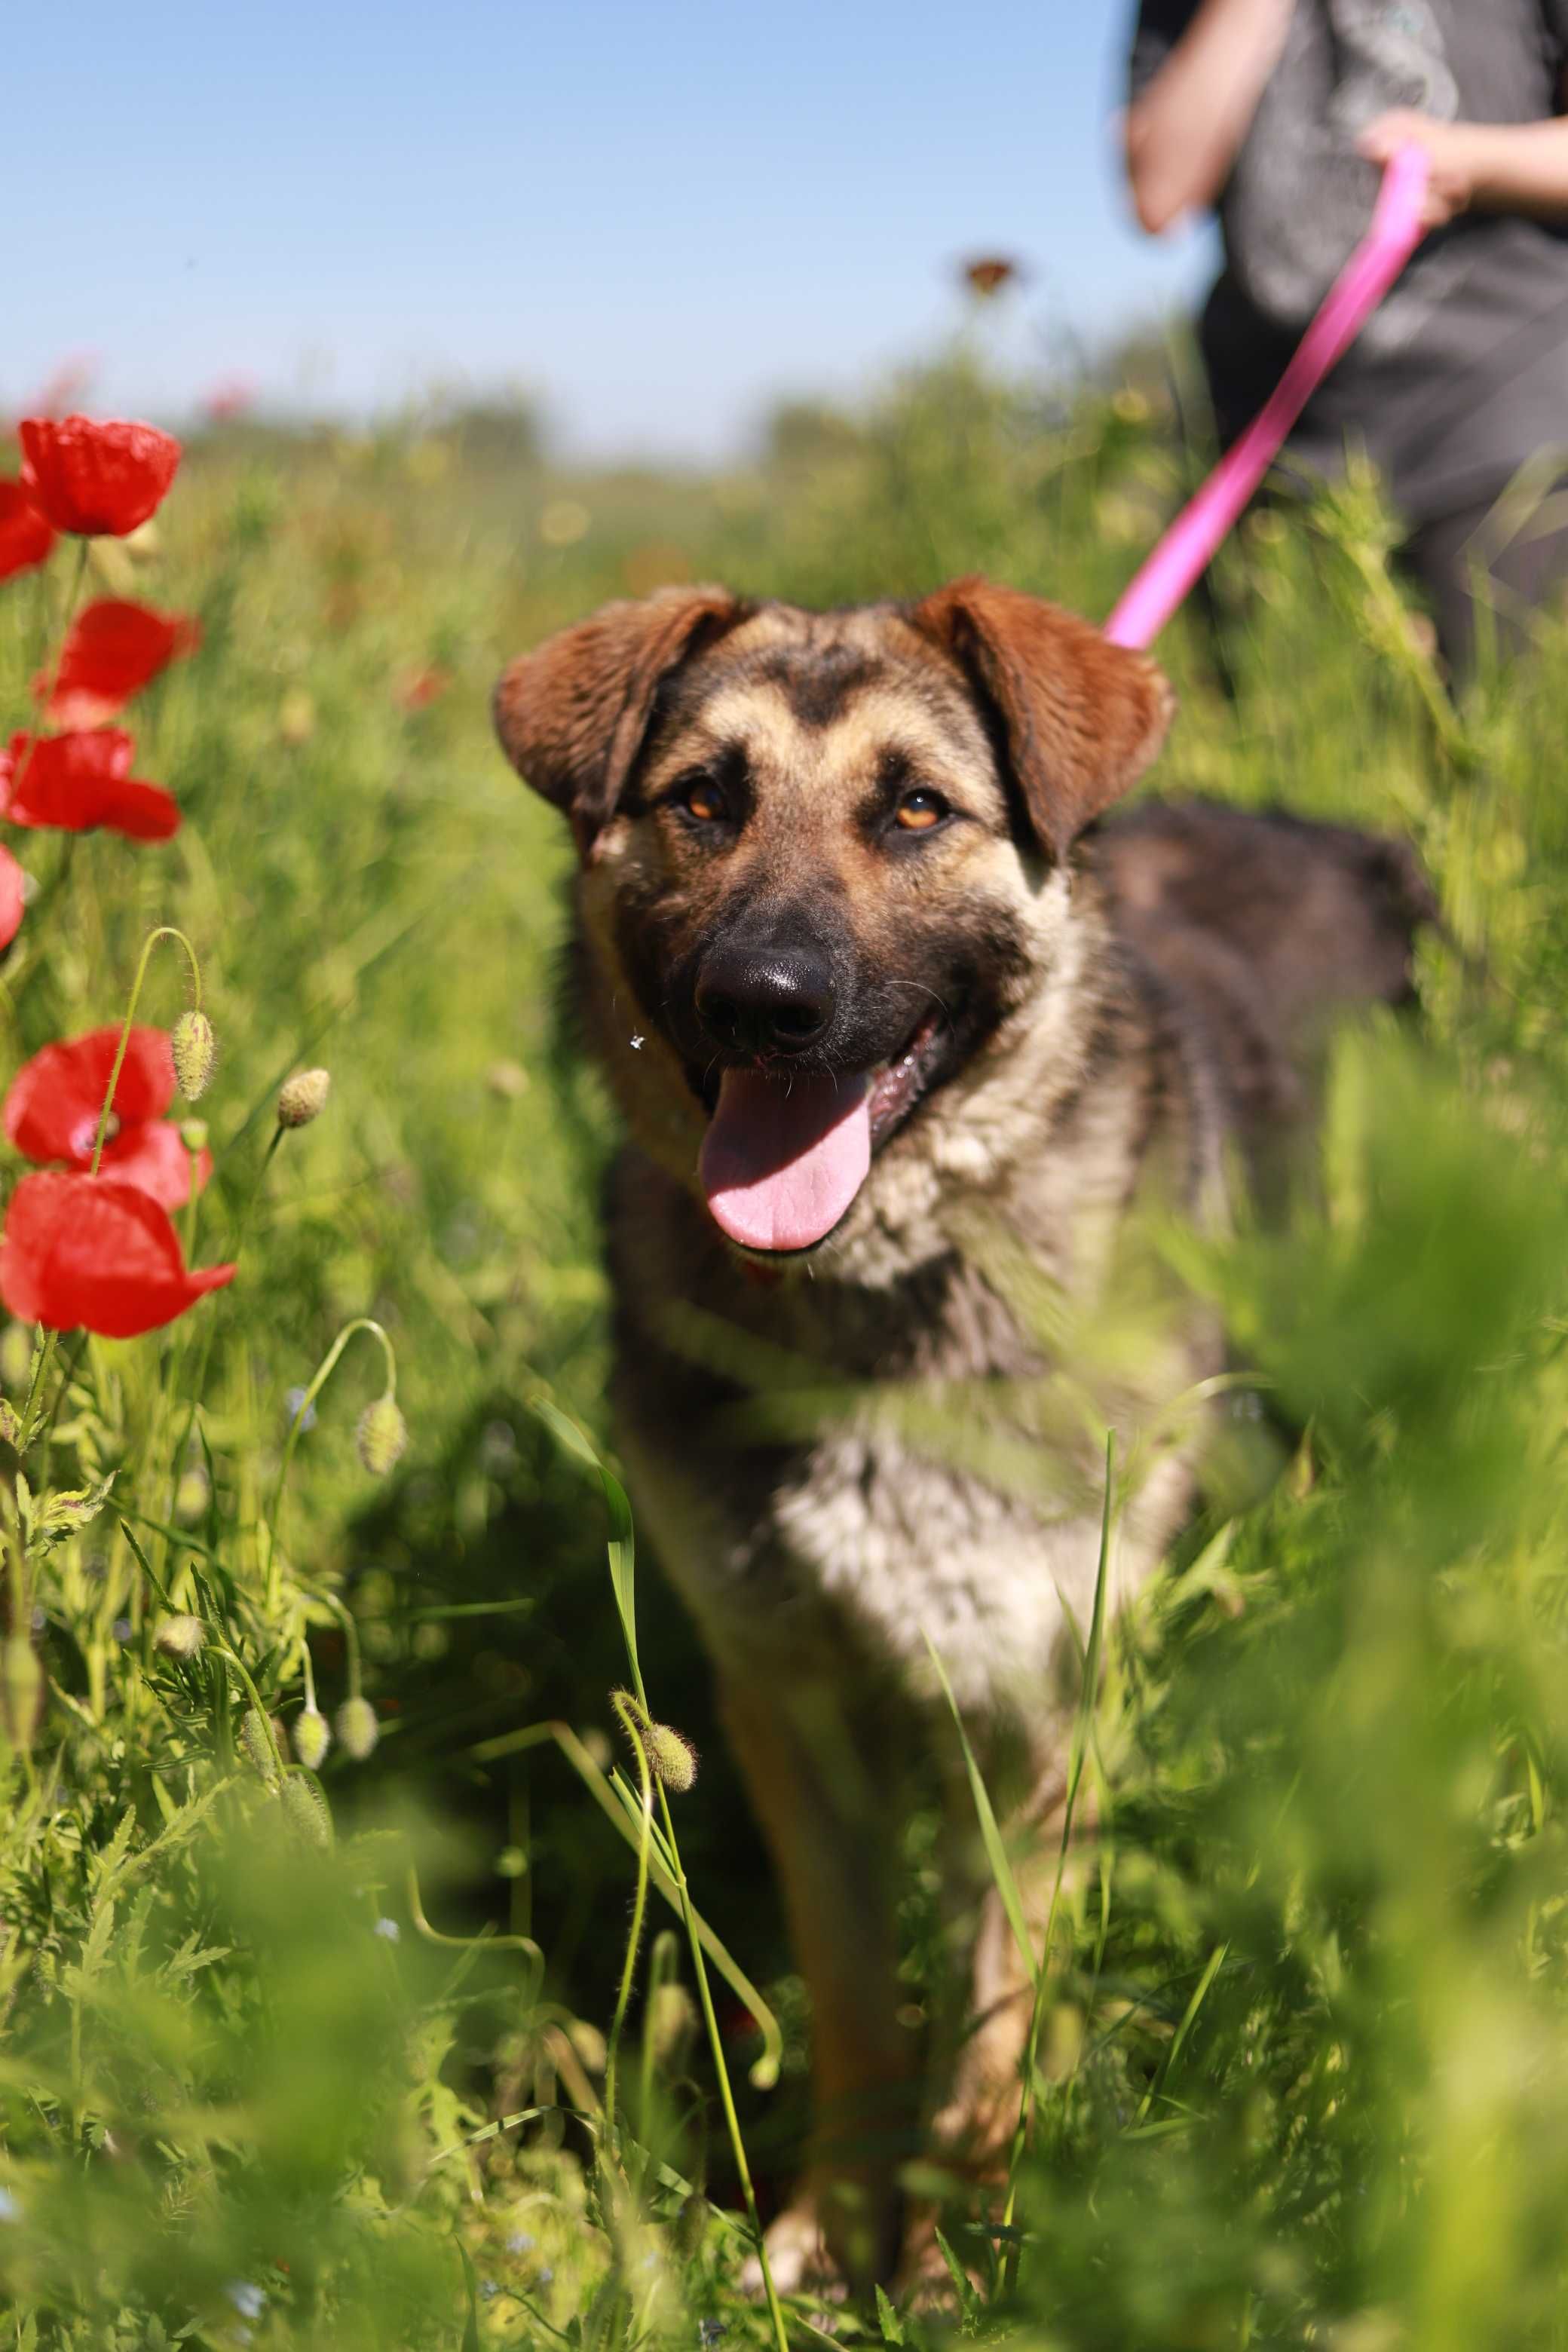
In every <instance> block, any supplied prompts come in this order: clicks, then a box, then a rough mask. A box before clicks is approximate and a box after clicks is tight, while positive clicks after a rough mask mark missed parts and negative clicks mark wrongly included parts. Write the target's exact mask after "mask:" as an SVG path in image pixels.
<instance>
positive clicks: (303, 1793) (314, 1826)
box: [278, 1772, 332, 1848]
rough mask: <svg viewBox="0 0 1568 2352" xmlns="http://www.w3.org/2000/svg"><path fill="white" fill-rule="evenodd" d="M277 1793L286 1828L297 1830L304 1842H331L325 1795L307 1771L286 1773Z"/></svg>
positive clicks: (319, 1843)
mask: <svg viewBox="0 0 1568 2352" xmlns="http://www.w3.org/2000/svg"><path fill="white" fill-rule="evenodd" d="M278 1793H279V1797H280V1799H281V1800H282V1804H283V1810H284V1811H285V1812H286V1813H287V1814H288V1816H289V1826H290V1828H292V1829H294V1830H297V1831H298V1832H299V1834H300V1837H302V1838H303V1839H304V1840H305V1843H307V1844H308V1845H317V1846H321V1847H323V1848H324V1847H326V1846H330V1845H331V1842H332V1817H331V1812H330V1811H328V1808H327V1801H326V1799H325V1797H323V1796H322V1794H321V1790H320V1789H318V1788H317V1786H316V1784H315V1782H314V1780H311V1778H310V1774H309V1773H308V1772H289V1773H286V1774H285V1775H284V1779H283V1786H282V1788H281V1789H280V1790H279V1792H278Z"/></svg>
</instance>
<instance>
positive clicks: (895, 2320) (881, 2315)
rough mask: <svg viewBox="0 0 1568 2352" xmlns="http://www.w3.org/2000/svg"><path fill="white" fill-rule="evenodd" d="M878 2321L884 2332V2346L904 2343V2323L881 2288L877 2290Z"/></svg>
mask: <svg viewBox="0 0 1568 2352" xmlns="http://www.w3.org/2000/svg"><path fill="white" fill-rule="evenodd" d="M877 2319H878V2322H879V2326H880V2327H881V2330H882V2341H883V2343H884V2344H901V2343H902V2342H903V2340H904V2325H903V2322H902V2320H901V2319H900V2317H899V2315H898V2313H897V2312H896V2311H895V2310H894V2309H893V2306H892V2305H891V2304H890V2303H889V2301H888V2298H887V2295H886V2294H885V2293H884V2291H883V2290H882V2288H881V2287H879V2288H878V2289H877Z"/></svg>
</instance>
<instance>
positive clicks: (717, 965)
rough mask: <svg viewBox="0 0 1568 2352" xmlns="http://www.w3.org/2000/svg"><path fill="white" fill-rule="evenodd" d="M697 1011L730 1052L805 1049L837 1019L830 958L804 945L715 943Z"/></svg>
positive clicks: (707, 961)
mask: <svg viewBox="0 0 1568 2352" xmlns="http://www.w3.org/2000/svg"><path fill="white" fill-rule="evenodd" d="M697 1014H698V1018H699V1020H700V1022H701V1024H702V1026H703V1027H704V1028H705V1029H706V1030H707V1032H708V1034H709V1035H710V1037H711V1038H712V1039H713V1042H714V1043H715V1045H722V1046H723V1047H725V1049H726V1050H727V1051H728V1052H730V1053H732V1054H799V1053H803V1052H804V1051H805V1047H806V1046H807V1045H815V1044H816V1040H817V1039H818V1038H819V1037H820V1036H821V1035H822V1034H823V1032H824V1030H825V1029H826V1027H827V1024H828V1023H829V1022H830V1021H831V1020H832V1018H833V982H832V978H831V975H830V973H829V971H828V968H827V964H826V959H825V958H823V957H822V956H820V955H818V954H816V953H815V952H814V951H812V950H809V949H802V948H787V949H785V948H746V947H732V948H731V947H721V948H714V949H713V950H710V953H709V955H708V956H707V957H706V958H705V960H704V961H703V965H702V976H701V978H700V980H699V982H698V983H697Z"/></svg>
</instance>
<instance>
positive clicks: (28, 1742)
mask: <svg viewBox="0 0 1568 2352" xmlns="http://www.w3.org/2000/svg"><path fill="white" fill-rule="evenodd" d="M43 1716H44V1669H43V1666H42V1664H40V1662H39V1658H38V1654H37V1651H36V1650H35V1649H34V1647H33V1645H32V1643H31V1642H29V1641H28V1639H27V1637H26V1634H25V1633H8V1634H7V1635H6V1637H5V1641H4V1642H0V1725H4V1727H5V1737H6V1738H7V1739H8V1740H9V1741H10V1743H11V1745H12V1747H13V1748H16V1750H17V1752H18V1753H19V1754H20V1755H23V1756H26V1755H29V1754H31V1752H32V1746H33V1740H34V1738H35V1737H36V1735H37V1728H38V1726H39V1724H40V1723H41V1722H42V1721H43Z"/></svg>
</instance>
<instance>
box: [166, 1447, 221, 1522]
mask: <svg viewBox="0 0 1568 2352" xmlns="http://www.w3.org/2000/svg"><path fill="white" fill-rule="evenodd" d="M211 1499H212V1481H211V1480H210V1479H209V1478H208V1476H207V1474H206V1472H205V1469H204V1468H203V1467H202V1465H201V1464H200V1463H199V1462H193V1463H192V1465H191V1466H190V1468H189V1469H188V1470H183V1471H182V1472H181V1473H180V1483H179V1485H178V1486H176V1487H175V1489H174V1517H176V1518H177V1519H179V1520H180V1521H181V1522H182V1523H184V1524H187V1525H188V1523H189V1522H190V1521H191V1520H192V1519H199V1518H203V1517H205V1514H206V1507H207V1505H208V1503H209V1502H210V1500H211Z"/></svg>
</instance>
